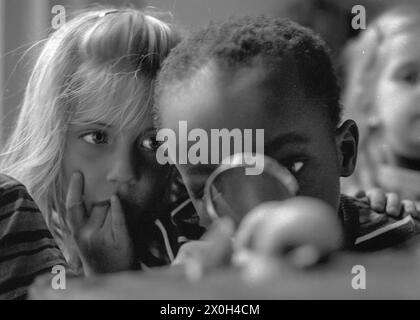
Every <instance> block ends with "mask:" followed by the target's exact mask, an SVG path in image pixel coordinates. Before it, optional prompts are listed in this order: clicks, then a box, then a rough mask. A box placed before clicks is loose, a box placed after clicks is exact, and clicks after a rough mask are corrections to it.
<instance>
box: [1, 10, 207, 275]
mask: <svg viewBox="0 0 420 320" xmlns="http://www.w3.org/2000/svg"><path fill="white" fill-rule="evenodd" d="M178 40H179V35H178V34H177V32H175V30H174V28H173V27H172V26H171V25H170V24H168V23H165V22H163V21H162V20H160V19H159V18H157V16H156V15H155V14H153V13H150V12H149V13H148V12H143V11H140V10H136V9H130V8H122V9H115V8H99V9H93V10H87V11H86V12H83V13H80V14H78V15H77V16H75V17H74V18H73V19H71V20H69V21H68V22H67V23H66V24H65V25H64V26H62V27H61V28H60V29H58V30H57V31H56V32H54V33H52V34H51V36H50V37H49V38H48V39H47V41H46V42H45V44H44V45H43V49H42V52H41V53H40V55H39V57H38V59H37V62H36V64H35V67H34V70H33V72H32V74H31V77H30V79H29V82H28V85H27V88H26V92H25V97H24V101H23V105H22V108H21V111H20V115H19V118H18V121H17V125H16V128H15V130H14V132H13V134H12V135H11V137H10V139H9V141H8V144H7V147H6V149H5V151H4V153H3V157H2V162H1V164H0V168H1V170H2V171H3V172H5V173H6V174H9V175H11V176H13V177H15V178H16V179H18V180H19V181H21V182H22V183H23V184H25V186H27V188H28V190H29V192H30V194H31V195H32V196H33V198H34V200H35V201H36V202H37V204H38V205H39V207H40V209H41V211H42V212H43V214H44V216H45V218H46V220H47V223H48V226H49V228H50V229H51V231H52V233H53V234H54V236H55V237H56V238H57V239H58V241H59V244H60V247H61V249H62V250H63V251H64V253H65V256H66V258H67V260H68V261H69V263H70V264H71V266H72V267H73V268H74V269H78V270H79V271H81V270H80V267H81V266H82V265H83V269H84V272H85V273H96V272H111V271H120V270H127V269H133V268H134V269H136V268H141V267H150V266H159V265H165V264H168V263H170V262H171V261H172V260H173V259H174V256H175V255H176V253H177V250H178V248H179V246H180V244H181V243H182V242H185V241H186V240H187V239H188V238H189V237H192V238H194V237H199V236H201V233H202V229H201V227H199V226H198V224H196V223H195V222H196V219H195V218H194V216H190V215H188V213H187V214H186V213H185V210H186V209H188V206H184V207H183V208H182V209H183V210H174V211H172V210H173V207H172V205H171V204H170V201H169V195H168V194H169V192H168V186H169V185H170V184H171V179H172V168H170V167H168V166H161V165H159V164H158V163H157V161H156V157H155V149H156V141H155V135H156V133H155V129H154V128H153V123H152V117H151V113H150V111H151V107H152V96H153V83H154V78H155V76H156V73H157V71H158V69H159V67H160V64H161V62H162V60H163V59H164V58H165V57H166V55H167V54H168V53H169V51H170V50H171V48H173V47H174V46H175V45H176V44H177V42H178ZM170 213H171V214H170ZM179 214H183V215H184V216H183V218H185V219H187V220H188V219H189V220H188V222H189V224H188V223H187V227H186V228H185V229H182V230H184V231H185V230H187V231H188V232H186V234H182V231H181V228H182V221H181V222H180V223H179V224H176V223H174V222H173V221H177V219H176V216H177V215H179ZM178 220H179V219H178ZM181 220H182V219H181ZM178 222H179V221H178ZM195 226H197V229H196V228H195Z"/></svg>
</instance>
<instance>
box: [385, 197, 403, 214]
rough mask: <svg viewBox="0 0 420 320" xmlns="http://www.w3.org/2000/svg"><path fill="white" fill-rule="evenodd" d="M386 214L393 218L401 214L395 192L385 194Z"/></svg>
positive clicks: (399, 203) (398, 199)
mask: <svg viewBox="0 0 420 320" xmlns="http://www.w3.org/2000/svg"><path fill="white" fill-rule="evenodd" d="M386 214H387V215H390V216H392V217H395V218H398V217H399V216H400V214H401V200H400V197H399V196H398V195H397V194H396V193H387V194H386Z"/></svg>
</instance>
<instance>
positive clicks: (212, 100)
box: [160, 64, 319, 130]
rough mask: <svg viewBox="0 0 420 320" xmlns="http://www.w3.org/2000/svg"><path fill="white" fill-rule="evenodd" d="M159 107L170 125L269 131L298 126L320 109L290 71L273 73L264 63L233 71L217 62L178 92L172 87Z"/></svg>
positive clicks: (198, 73) (202, 70) (166, 126)
mask: <svg viewBox="0 0 420 320" xmlns="http://www.w3.org/2000/svg"><path fill="white" fill-rule="evenodd" d="M169 92H170V94H168V93H169ZM161 107H162V108H161V111H160V116H161V123H162V125H163V127H165V128H172V129H176V128H177V126H178V123H179V121H187V123H188V128H189V129H193V128H203V129H218V128H228V129H233V128H239V129H265V130H270V129H271V128H273V127H275V128H277V127H279V126H281V125H282V124H286V123H289V124H290V123H294V125H295V126H298V125H299V123H300V122H301V120H303V119H304V118H305V117H311V116H312V113H313V112H314V110H315V109H319V106H318V105H317V102H316V101H314V100H309V99H306V98H305V94H304V90H303V86H300V85H299V84H298V81H294V79H292V76H291V75H290V74H287V73H284V75H282V74H279V73H277V74H275V75H273V74H270V73H268V72H267V71H266V69H265V68H263V67H250V68H242V69H240V70H238V71H236V72H235V73H234V74H232V73H229V72H224V71H221V70H220V69H219V68H218V67H217V66H215V65H214V64H209V65H207V66H206V67H203V68H201V69H200V70H199V71H198V72H196V73H195V74H194V75H193V76H192V77H190V79H189V80H188V81H187V82H185V83H183V84H182V85H179V86H176V90H168V92H167V93H166V97H164V98H163V99H161Z"/></svg>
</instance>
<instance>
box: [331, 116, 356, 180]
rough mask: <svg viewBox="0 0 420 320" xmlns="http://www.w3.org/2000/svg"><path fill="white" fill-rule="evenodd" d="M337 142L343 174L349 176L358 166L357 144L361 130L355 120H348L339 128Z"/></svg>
mask: <svg viewBox="0 0 420 320" xmlns="http://www.w3.org/2000/svg"><path fill="white" fill-rule="evenodd" d="M335 142H336V147H337V155H338V160H339V165H340V168H341V172H340V173H341V176H342V177H348V176H350V175H351V174H352V173H353V171H354V169H355V167H356V160H357V146H358V143H359V130H358V128H357V125H356V122H354V121H353V120H346V121H345V122H344V123H343V124H342V125H341V126H340V127H339V128H337V129H336V134H335Z"/></svg>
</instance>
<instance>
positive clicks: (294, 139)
mask: <svg viewBox="0 0 420 320" xmlns="http://www.w3.org/2000/svg"><path fill="white" fill-rule="evenodd" d="M309 141H310V138H309V137H308V136H307V135H305V134H301V133H297V132H289V133H286V134H282V135H278V136H276V137H275V138H274V139H272V140H270V141H269V142H267V143H266V145H265V146H264V150H265V153H266V154H270V153H273V152H276V151H277V150H279V149H281V148H283V147H284V146H285V145H287V144H306V143H308V142H309Z"/></svg>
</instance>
